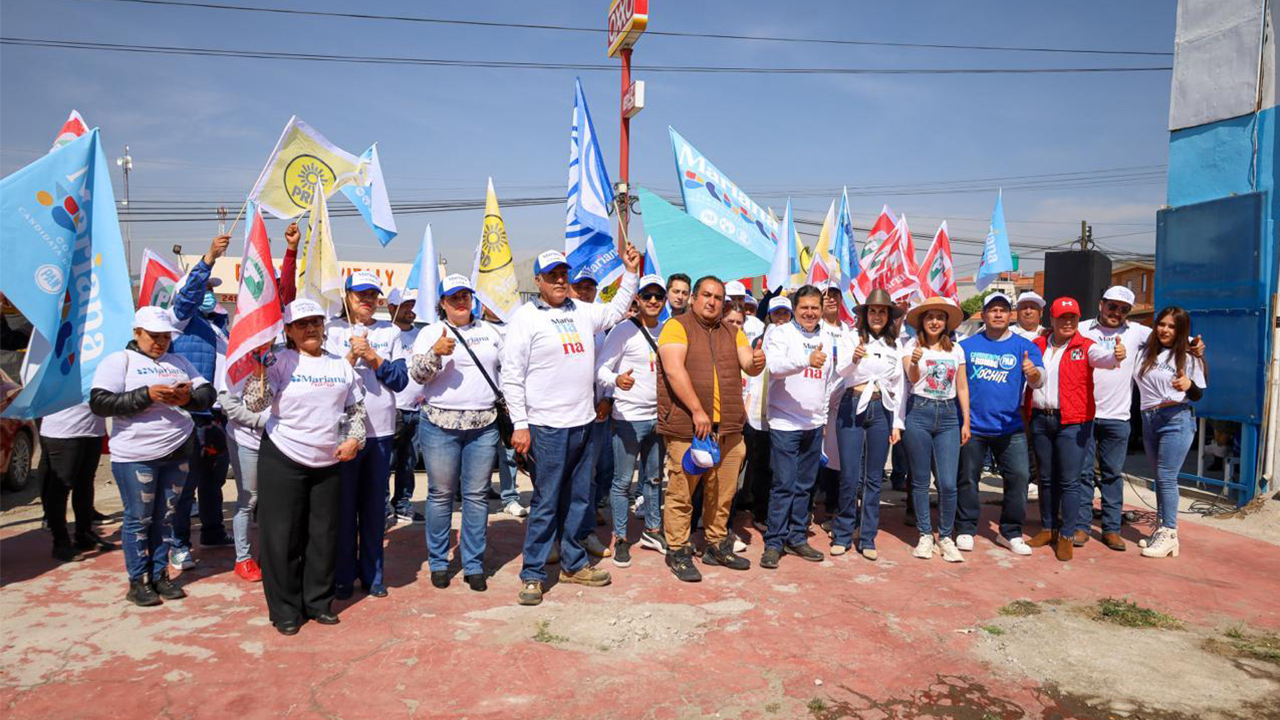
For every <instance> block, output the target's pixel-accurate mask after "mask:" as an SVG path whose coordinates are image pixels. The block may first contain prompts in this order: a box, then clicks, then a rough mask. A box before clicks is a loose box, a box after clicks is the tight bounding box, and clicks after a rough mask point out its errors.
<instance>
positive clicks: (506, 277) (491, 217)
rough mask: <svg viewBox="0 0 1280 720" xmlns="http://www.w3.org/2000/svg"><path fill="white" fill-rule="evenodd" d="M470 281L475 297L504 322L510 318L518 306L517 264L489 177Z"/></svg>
mask: <svg viewBox="0 0 1280 720" xmlns="http://www.w3.org/2000/svg"><path fill="white" fill-rule="evenodd" d="M471 284H472V285H473V286H475V289H476V297H478V298H480V302H482V303H484V304H485V306H487V307H488V308H489V309H490V310H492V311H493V314H495V315H497V316H498V317H499V318H501V319H502V321H503V322H506V321H507V320H509V319H511V315H512V313H514V312H515V311H516V308H517V307H519V306H520V293H519V292H518V291H517V285H516V267H515V263H514V262H513V261H512V259H511V243H509V242H507V227H506V225H505V224H503V222H502V211H501V210H500V209H498V196H497V195H496V194H495V193H494V192H493V178H489V192H488V194H487V195H485V198H484V226H483V227H482V228H481V230H480V246H479V247H477V248H476V264H475V268H474V269H472V271H471Z"/></svg>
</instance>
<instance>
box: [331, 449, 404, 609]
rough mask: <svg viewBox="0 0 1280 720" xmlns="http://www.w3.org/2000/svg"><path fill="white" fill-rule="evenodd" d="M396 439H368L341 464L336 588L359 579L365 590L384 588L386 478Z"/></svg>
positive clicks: (389, 472) (349, 586)
mask: <svg viewBox="0 0 1280 720" xmlns="http://www.w3.org/2000/svg"><path fill="white" fill-rule="evenodd" d="M394 442H395V438H394V437H392V436H390V435H388V436H387V437H380V438H368V439H367V440H365V444H364V449H363V450H361V451H360V452H359V453H357V454H356V456H355V458H353V459H351V460H348V461H347V462H344V463H342V495H341V499H340V500H339V504H338V567H337V573H336V576H335V580H334V585H335V586H336V587H339V588H343V589H348V588H351V587H352V586H354V585H355V581H356V575H357V574H359V576H360V582H361V584H363V585H364V587H365V589H366V590H371V589H373V588H374V587H381V586H382V538H383V535H384V534H385V533H386V529H387V525H386V523H387V478H388V476H390V474H391V446H392V445H393V444H394Z"/></svg>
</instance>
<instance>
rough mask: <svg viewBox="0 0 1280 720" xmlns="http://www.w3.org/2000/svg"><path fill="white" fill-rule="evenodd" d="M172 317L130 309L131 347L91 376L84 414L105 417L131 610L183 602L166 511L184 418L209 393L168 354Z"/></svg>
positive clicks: (175, 484) (183, 448) (173, 491)
mask: <svg viewBox="0 0 1280 720" xmlns="http://www.w3.org/2000/svg"><path fill="white" fill-rule="evenodd" d="M176 323H177V320H176V319H175V318H174V317H173V313H171V312H169V311H168V310H164V309H162V308H158V307H153V306H145V307H141V308H138V312H137V313H136V314H135V315H134V320H133V340H132V341H131V342H130V343H129V344H128V346H126V348H125V349H124V350H121V351H119V352H116V353H112V354H111V355H108V356H107V357H106V358H104V359H103V360H102V362H101V363H100V364H99V365H98V369H97V371H96V372H94V374H93V389H92V390H91V391H90V395H89V407H90V408H91V409H92V410H93V412H94V414H96V415H100V416H102V417H113V418H115V420H114V421H113V422H112V428H111V474H112V475H113V476H114V477H115V480H116V485H117V486H118V487H119V489H120V499H121V500H122V501H123V502H124V526H123V527H122V528H121V530H120V535H121V538H122V540H123V544H124V565H125V570H126V571H128V573H129V594H128V595H127V596H126V598H127V599H128V600H129V601H130V602H132V603H134V604H135V605H139V606H148V605H159V604H160V603H161V598H163V599H165V600H177V599H179V598H183V597H186V593H184V592H183V591H182V589H181V588H179V587H178V586H177V585H175V584H174V583H173V582H172V581H171V580H170V579H169V571H168V563H169V541H168V539H167V538H168V537H169V536H170V534H171V526H172V523H173V512H174V506H175V504H176V502H177V499H178V496H179V495H181V493H182V486H183V484H184V483H185V482H186V479H187V470H188V459H189V457H190V455H191V447H192V441H191V432H192V430H193V429H194V428H195V423H194V422H193V421H192V420H191V415H190V412H192V411H200V410H207V409H209V408H210V407H212V406H213V403H214V400H215V399H217V393H216V392H214V389H213V386H212V385H210V384H209V381H208V380H206V379H205V378H203V377H202V376H201V375H200V373H198V372H196V369H195V368H194V367H192V365H191V363H189V362H187V360H186V359H185V358H182V357H180V356H178V355H174V354H172V353H170V352H169V347H170V345H171V344H172V342H173V336H174V334H177V333H180V332H181V331H180V330H179V329H178V328H177V325H176Z"/></svg>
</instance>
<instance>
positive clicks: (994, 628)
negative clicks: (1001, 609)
mask: <svg viewBox="0 0 1280 720" xmlns="http://www.w3.org/2000/svg"><path fill="white" fill-rule="evenodd" d="M982 629H983V630H985V631H986V633H987V634H988V635H995V636H996V637H1000V636H1001V635H1003V634H1004V628H1002V627H1000V626H999V625H983V626H982Z"/></svg>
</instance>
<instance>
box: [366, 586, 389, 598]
mask: <svg viewBox="0 0 1280 720" xmlns="http://www.w3.org/2000/svg"><path fill="white" fill-rule="evenodd" d="M364 591H365V592H366V593H368V594H369V597H376V598H384V597H386V596H387V588H386V586H384V585H371V586H369V587H367V588H365V589H364Z"/></svg>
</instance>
